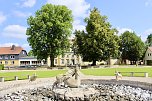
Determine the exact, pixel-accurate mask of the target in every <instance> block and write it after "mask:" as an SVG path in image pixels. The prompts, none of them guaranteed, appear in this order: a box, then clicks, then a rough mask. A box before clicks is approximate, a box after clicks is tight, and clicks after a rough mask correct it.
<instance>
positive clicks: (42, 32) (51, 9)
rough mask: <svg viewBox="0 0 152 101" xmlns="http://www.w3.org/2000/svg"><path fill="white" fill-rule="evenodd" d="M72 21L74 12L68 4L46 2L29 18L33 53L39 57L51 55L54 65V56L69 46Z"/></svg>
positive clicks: (29, 36) (28, 33)
mask: <svg viewBox="0 0 152 101" xmlns="http://www.w3.org/2000/svg"><path fill="white" fill-rule="evenodd" d="M72 22H73V17H72V12H71V10H69V9H68V8H67V7H66V6H61V5H52V4H46V5H44V6H42V7H41V9H40V10H37V11H36V13H35V16H30V17H29V18H28V20H27V23H28V28H27V31H26V35H27V36H28V42H29V44H30V46H31V47H32V51H33V54H34V55H35V56H37V58H38V59H47V58H48V57H50V60H51V66H54V58H55V57H57V56H58V55H60V54H63V53H64V52H65V50H66V49H68V47H69V40H68V38H69V36H70V35H71V32H72Z"/></svg>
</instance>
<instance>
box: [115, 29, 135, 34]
mask: <svg viewBox="0 0 152 101" xmlns="http://www.w3.org/2000/svg"><path fill="white" fill-rule="evenodd" d="M117 30H118V35H121V34H122V33H124V32H125V31H129V32H133V30H132V29H130V28H119V27H117Z"/></svg>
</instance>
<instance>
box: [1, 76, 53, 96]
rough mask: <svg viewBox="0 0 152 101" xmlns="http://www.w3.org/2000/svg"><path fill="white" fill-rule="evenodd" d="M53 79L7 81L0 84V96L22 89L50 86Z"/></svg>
mask: <svg viewBox="0 0 152 101" xmlns="http://www.w3.org/2000/svg"><path fill="white" fill-rule="evenodd" d="M54 81H55V78H54V77H53V78H39V79H37V80H36V81H33V82H29V80H18V81H7V82H1V83H0V96H3V95H5V94H8V93H12V92H16V91H19V90H23V89H33V88H37V87H41V86H44V85H46V86H47V85H52V84H53V82H54Z"/></svg>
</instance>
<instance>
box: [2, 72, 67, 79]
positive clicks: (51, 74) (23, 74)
mask: <svg viewBox="0 0 152 101" xmlns="http://www.w3.org/2000/svg"><path fill="white" fill-rule="evenodd" d="M65 72H66V70H45V71H44V70H43V71H42V70H41V71H38V70H35V71H30V70H29V71H17V72H0V77H5V80H6V81H8V80H14V76H18V78H19V79H20V80H23V79H27V75H30V76H32V75H33V74H35V73H36V75H37V76H38V78H48V77H54V76H56V75H58V74H64V73H65Z"/></svg>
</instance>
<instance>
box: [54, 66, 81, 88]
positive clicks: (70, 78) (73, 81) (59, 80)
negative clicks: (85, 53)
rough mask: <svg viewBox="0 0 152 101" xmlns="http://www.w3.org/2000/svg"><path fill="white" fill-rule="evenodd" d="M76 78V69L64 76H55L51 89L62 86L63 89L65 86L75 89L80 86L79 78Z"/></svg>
mask: <svg viewBox="0 0 152 101" xmlns="http://www.w3.org/2000/svg"><path fill="white" fill-rule="evenodd" d="M78 76H79V74H78V69H77V67H76V68H74V69H72V70H71V71H70V70H69V71H68V72H67V73H66V74H64V75H58V76H56V81H55V82H54V83H53V86H52V89H54V87H60V86H61V85H62V84H63V86H64V87H65V85H67V86H68V87H71V88H77V87H78V86H79V85H80V78H79V77H78Z"/></svg>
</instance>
